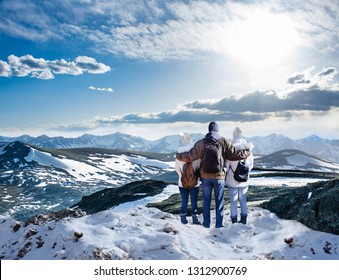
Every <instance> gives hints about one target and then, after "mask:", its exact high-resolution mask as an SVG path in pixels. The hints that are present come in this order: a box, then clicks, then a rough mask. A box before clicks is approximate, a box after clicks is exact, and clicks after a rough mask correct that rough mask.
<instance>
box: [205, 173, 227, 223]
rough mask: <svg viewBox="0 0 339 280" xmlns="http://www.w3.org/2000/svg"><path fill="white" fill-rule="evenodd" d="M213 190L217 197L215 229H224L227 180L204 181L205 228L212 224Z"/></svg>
mask: <svg viewBox="0 0 339 280" xmlns="http://www.w3.org/2000/svg"><path fill="white" fill-rule="evenodd" d="M212 189H214V195H215V227H216V228H219V227H222V221H223V218H224V189H225V180H218V179H204V178H203V179H202V197H203V210H202V213H203V217H204V222H203V224H202V225H203V226H204V227H206V228H209V227H210V224H211V198H212Z"/></svg>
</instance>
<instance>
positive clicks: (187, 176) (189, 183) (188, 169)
mask: <svg viewBox="0 0 339 280" xmlns="http://www.w3.org/2000/svg"><path fill="white" fill-rule="evenodd" d="M181 184H182V186H183V188H184V189H190V188H194V187H195V186H196V185H197V184H198V177H197V175H196V174H195V172H194V169H193V165H192V162H186V163H184V165H183V167H182V171H181Z"/></svg>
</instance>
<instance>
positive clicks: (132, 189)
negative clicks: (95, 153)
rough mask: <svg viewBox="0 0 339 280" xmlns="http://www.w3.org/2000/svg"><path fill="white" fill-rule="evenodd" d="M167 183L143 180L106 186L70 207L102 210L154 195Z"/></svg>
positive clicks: (88, 210) (91, 212)
mask: <svg viewBox="0 0 339 280" xmlns="http://www.w3.org/2000/svg"><path fill="white" fill-rule="evenodd" d="M166 186H167V183H165V182H163V181H156V180H143V181H137V182H133V183H129V184H126V185H124V186H121V187H118V188H106V189H104V190H101V191H98V192H96V193H93V194H91V195H88V196H83V197H82V199H81V201H79V202H78V203H77V204H75V205H73V206H72V207H71V208H76V209H81V210H82V211H85V212H86V213H87V214H94V213H97V212H99V211H104V210H107V209H109V208H112V207H114V206H117V205H119V204H122V203H125V202H130V201H135V200H139V199H142V198H145V197H148V196H154V195H157V194H159V193H161V192H162V191H163V189H164V188H165V187H166Z"/></svg>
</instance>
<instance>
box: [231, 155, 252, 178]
mask: <svg viewBox="0 0 339 280" xmlns="http://www.w3.org/2000/svg"><path fill="white" fill-rule="evenodd" d="M230 168H231V170H232V172H233V178H234V180H236V181H237V182H239V183H242V182H247V180H248V179H249V175H250V168H249V167H248V166H247V165H246V163H245V160H239V161H238V165H237V168H236V169H235V170H233V169H232V167H231V166H230Z"/></svg>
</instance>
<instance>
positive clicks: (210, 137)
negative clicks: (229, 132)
mask: <svg viewBox="0 0 339 280" xmlns="http://www.w3.org/2000/svg"><path fill="white" fill-rule="evenodd" d="M220 138H221V136H220V135H219V133H218V132H216V131H212V132H209V133H207V134H206V136H205V139H206V140H207V141H208V142H217V141H218V140H219V139H220Z"/></svg>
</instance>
